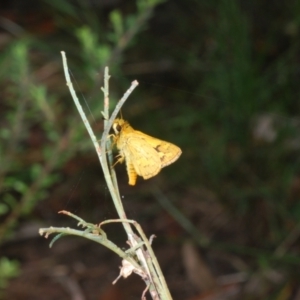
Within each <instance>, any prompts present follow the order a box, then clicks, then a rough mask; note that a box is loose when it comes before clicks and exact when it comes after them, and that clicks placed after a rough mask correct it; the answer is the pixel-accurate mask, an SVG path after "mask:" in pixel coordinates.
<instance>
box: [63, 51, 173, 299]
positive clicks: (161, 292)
mask: <svg viewBox="0 0 300 300" xmlns="http://www.w3.org/2000/svg"><path fill="white" fill-rule="evenodd" d="M61 54H62V60H63V67H64V73H65V77H66V82H67V86H68V87H69V90H70V93H71V95H72V98H73V100H74V103H75V105H76V107H77V109H78V112H79V114H80V116H81V118H82V120H83V123H84V125H85V127H86V128H87V131H88V133H89V135H90V137H91V140H92V142H93V144H94V147H95V149H96V153H97V155H98V158H99V161H100V164H101V167H102V169H103V172H104V178H105V180H106V183H107V186H108V189H109V191H110V193H111V196H112V200H113V202H114V205H115V207H116V210H117V213H118V215H119V218H120V219H121V220H123V221H122V225H123V227H124V230H125V231H126V233H127V237H128V240H129V242H130V245H131V247H136V246H138V245H139V240H138V239H137V238H136V235H135V233H134V232H133V230H132V228H131V226H130V222H128V220H127V217H126V214H125V210H124V207H123V204H122V201H121V197H120V193H119V190H118V187H117V185H116V180H114V182H113V180H112V174H111V171H112V165H111V164H110V168H109V167H108V163H107V157H106V152H107V151H108V152H109V151H111V150H110V148H111V147H107V141H108V137H109V135H108V134H109V131H110V128H111V126H112V123H113V121H114V119H115V118H116V116H117V114H118V113H119V111H120V109H121V107H122V105H123V104H124V103H125V101H126V100H127V98H128V97H129V95H130V94H131V93H132V91H133V90H134V89H135V87H136V86H137V85H138V82H137V81H133V82H132V84H131V87H130V88H129V89H128V90H127V91H126V93H125V94H124V95H123V97H122V98H121V100H120V101H119V102H118V104H117V105H116V107H115V109H114V111H113V113H112V115H111V117H110V118H109V120H106V121H105V123H104V131H103V134H102V137H101V145H100V146H99V143H98V141H97V139H96V136H95V135H94V133H93V130H92V128H91V126H90V124H89V122H88V119H87V118H86V116H85V113H84V111H83V109H82V107H81V104H80V102H79V100H78V98H77V95H76V92H75V90H74V88H73V84H72V82H71V79H70V75H69V72H68V66H67V59H66V56H65V52H63V51H62V52H61ZM108 82H109V74H108V68H106V69H105V79H104V88H102V91H103V93H104V112H103V115H104V116H105V118H106V119H107V118H108V115H109V91H108V88H109V84H108ZM110 155H111V154H109V156H110ZM109 161H110V162H111V161H112V160H111V159H110V160H109ZM141 232H142V230H141ZM139 233H140V232H139ZM140 234H141V233H140ZM141 236H142V237H143V240H144V242H145V244H146V245H147V243H148V246H147V249H148V247H149V249H151V246H150V244H149V242H148V240H147V239H146V237H145V235H144V233H142V235H141ZM148 252H149V254H150V255H151V262H150V261H149V260H148V259H147V257H148V255H147V254H146V253H145V251H143V249H141V247H138V248H137V250H136V252H135V253H136V255H137V257H138V260H139V262H140V265H141V266H142V268H143V269H144V271H143V274H144V273H145V274H147V278H144V277H142V278H143V279H144V281H145V283H146V286H147V287H148V286H149V290H150V294H151V296H152V298H153V299H163V300H170V299H172V297H171V295H170V292H169V290H168V287H167V285H166V282H165V280H164V277H163V275H162V272H161V270H160V267H159V265H158V263H157V260H156V258H155V255H154V253H153V251H152V249H151V250H150V251H149V250H148ZM152 255H153V257H152ZM150 263H151V267H149V265H148V264H150ZM153 263H154V265H155V270H156V272H154V271H153V267H152V264H153ZM157 274H159V279H157V278H158V276H157ZM154 278H155V279H154Z"/></svg>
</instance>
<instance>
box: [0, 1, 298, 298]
mask: <svg viewBox="0 0 300 300" xmlns="http://www.w3.org/2000/svg"><path fill="white" fill-rule="evenodd" d="M0 12H1V19H0V25H1V26H0V30H1V31H0V48H1V52H0V80H1V81H0V88H1V93H0V221H1V223H0V239H1V244H0V298H1V297H2V298H1V299H6V300H8V299H9V300H11V299H46V300H47V299H76V300H78V299H80V300H81V299H87V300H88V299H140V297H141V294H142V291H143V289H144V283H143V281H142V280H141V279H140V278H139V277H138V276H137V275H132V276H130V277H129V278H127V279H123V278H122V279H120V280H119V282H118V283H117V284H116V285H114V286H112V285H111V282H112V281H113V280H114V279H115V278H116V277H117V276H118V273H119V266H120V264H121V261H120V259H119V257H117V256H115V255H114V254H113V253H111V252H110V251H109V250H108V249H106V248H104V247H102V246H99V245H97V244H94V243H92V242H91V241H88V240H85V239H82V238H76V237H65V238H63V239H60V240H58V241H57V242H56V243H55V244H54V246H53V247H52V248H51V249H49V247H48V246H49V243H50V239H48V240H46V239H44V238H42V237H40V236H39V235H38V229H39V228H41V227H49V226H56V227H59V226H62V227H66V226H70V227H73V228H75V227H76V222H75V221H74V220H71V219H69V218H68V217H66V216H63V215H58V214H57V212H58V211H60V210H63V209H64V210H68V211H71V212H72V213H75V214H76V215H78V216H80V217H82V218H83V219H85V220H86V221H87V222H91V223H99V222H101V221H103V220H106V219H111V218H116V217H117V215H116V213H115V209H114V207H113V205H112V202H111V198H110V195H109V193H108V190H107V188H106V184H105V182H104V177H103V173H102V170H101V168H100V164H99V161H98V158H97V156H96V154H95V151H94V149H93V146H92V143H91V141H90V139H89V137H88V134H87V132H86V130H85V128H84V125H83V124H82V122H81V120H80V117H79V114H78V113H77V110H76V108H75V106H74V104H73V102H72V99H71V96H70V94H69V91H68V89H67V87H66V84H65V78H64V76H63V70H62V63H61V56H60V51H61V50H64V51H65V52H66V55H67V58H68V64H69V68H70V72H71V74H72V81H73V83H74V87H75V89H76V91H77V94H78V97H79V98H80V101H81V103H82V106H83V108H84V110H85V112H86V114H87V115H88V118H89V120H90V122H91V125H92V127H93V129H94V131H95V132H96V134H98V136H99V138H100V136H101V133H102V129H103V124H102V123H103V121H102V116H101V110H103V94H102V92H101V90H100V87H101V86H102V85H103V71H104V67H105V66H106V65H107V66H109V68H110V75H111V79H110V101H111V102H110V104H111V109H113V107H114V106H115V104H116V102H117V101H118V99H120V98H121V97H122V95H123V94H124V92H125V91H126V90H127V89H128V88H129V86H130V83H131V81H133V80H134V79H136V80H138V81H139V86H138V88H137V89H136V90H135V91H134V92H133V93H132V94H131V96H130V98H129V99H128V100H127V102H126V103H125V105H124V106H123V108H122V114H123V117H124V119H126V120H128V121H129V122H130V123H131V125H132V126H133V127H134V128H135V129H138V130H140V131H142V132H145V133H147V134H150V135H152V136H154V137H158V138H161V139H163V140H167V141H170V142H172V143H174V144H176V145H178V146H180V147H181V149H182V151H183V154H182V156H181V157H180V159H179V160H178V161H176V162H175V163H174V164H172V165H171V166H169V167H167V168H165V169H163V170H162V171H161V172H160V173H159V174H158V175H157V176H156V177H154V178H152V179H150V180H147V181H144V180H142V179H141V178H138V182H137V185H136V186H135V187H130V186H128V184H127V180H128V178H127V174H126V170H125V166H124V165H118V166H117V167H116V171H117V174H118V180H119V185H120V190H121V195H122V196H123V199H124V206H125V208H126V211H127V214H128V217H129V218H131V219H135V220H136V221H137V222H139V223H140V224H141V226H142V227H143V229H144V231H145V233H146V235H147V236H150V235H151V234H155V235H156V236H157V238H156V239H155V240H154V244H153V248H154V251H155V253H156V255H157V258H158V261H159V263H160V265H161V267H162V270H163V272H164V274H165V277H166V280H167V283H168V285H169V288H170V291H171V293H172V295H173V298H174V299H280V300H283V299H299V298H300V289H299V283H300V279H299V278H300V271H299V264H300V257H299V246H300V244H299V234H300V223H299V222H300V202H299V196H300V174H299V162H300V161H299V150H300V138H299V129H300V118H299V111H300V101H299V95H300V92H299V91H300V89H299V75H300V62H299V60H300V59H299V58H300V45H299V37H300V36H299V30H300V28H299V26H300V4H299V1H259V0H255V1H238V0H227V1H225V0H214V1H196V0H187V1H179V0H174V1H164V2H160V3H155V1H152V3H151V1H149V2H147V1H141V0H137V1H136V2H134V1H122V0H105V1H104V0H103V1H97V0H93V1H92V0H90V1H87V0H73V1H71V0H69V1H67V0H52V1H50V0H44V1H37V0H35V1H34V0H31V1H17V0H12V1H1V3H0ZM105 230H106V232H107V234H108V236H109V238H111V239H112V240H113V241H114V242H115V243H117V244H118V245H119V246H120V247H126V248H127V245H126V236H125V234H124V233H123V229H122V227H121V226H119V225H107V227H106V228H105ZM147 299H150V297H149V295H148V296H147Z"/></svg>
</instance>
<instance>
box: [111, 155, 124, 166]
mask: <svg viewBox="0 0 300 300" xmlns="http://www.w3.org/2000/svg"><path fill="white" fill-rule="evenodd" d="M116 158H117V161H116V162H115V163H114V164H113V166H112V167H113V168H114V167H115V165H116V164H117V163H120V164H121V163H122V162H123V161H124V159H125V157H124V156H123V155H122V154H118V155H117V156H116Z"/></svg>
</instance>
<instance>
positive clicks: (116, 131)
mask: <svg viewBox="0 0 300 300" xmlns="http://www.w3.org/2000/svg"><path fill="white" fill-rule="evenodd" d="M121 129H122V127H121V125H119V124H114V125H113V130H114V132H115V134H119V133H120V131H121Z"/></svg>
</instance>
